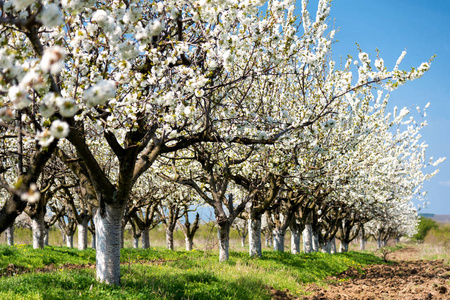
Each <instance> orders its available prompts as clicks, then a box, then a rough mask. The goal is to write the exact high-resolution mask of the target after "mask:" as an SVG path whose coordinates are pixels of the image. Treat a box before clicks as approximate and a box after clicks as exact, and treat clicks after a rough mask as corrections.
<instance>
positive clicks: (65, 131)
mask: <svg viewBox="0 0 450 300" xmlns="http://www.w3.org/2000/svg"><path fill="white" fill-rule="evenodd" d="M50 133H51V134H52V136H53V137H55V138H57V139H62V138H65V137H67V136H68V135H69V124H67V123H66V122H64V121H60V120H55V121H53V122H52V125H51V126H50Z"/></svg>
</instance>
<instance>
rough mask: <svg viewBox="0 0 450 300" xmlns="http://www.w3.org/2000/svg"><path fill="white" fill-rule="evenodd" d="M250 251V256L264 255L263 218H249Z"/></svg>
mask: <svg viewBox="0 0 450 300" xmlns="http://www.w3.org/2000/svg"><path fill="white" fill-rule="evenodd" d="M248 251H249V254H250V256H257V257H262V247H261V218H259V219H252V218H250V219H248Z"/></svg>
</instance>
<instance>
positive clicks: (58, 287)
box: [0, 225, 450, 299]
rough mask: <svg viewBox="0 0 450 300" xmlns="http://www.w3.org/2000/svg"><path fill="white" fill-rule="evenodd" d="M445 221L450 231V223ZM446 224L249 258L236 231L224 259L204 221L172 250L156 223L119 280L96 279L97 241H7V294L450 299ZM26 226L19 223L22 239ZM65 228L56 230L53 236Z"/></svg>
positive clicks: (125, 259) (3, 292) (2, 281)
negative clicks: (339, 249)
mask: <svg viewBox="0 0 450 300" xmlns="http://www.w3.org/2000/svg"><path fill="white" fill-rule="evenodd" d="M441 228H444V229H445V230H444V232H450V230H448V229H449V226H448V225H447V226H445V225H443V226H441ZM447 230H448V231H447ZM211 232H213V233H214V234H212V235H211V234H210V233H211ZM440 232H441V235H437V234H436V233H433V232H430V233H429V234H428V235H427V238H426V239H425V242H424V243H423V244H416V243H404V242H403V243H400V244H397V245H393V246H391V247H388V248H386V249H385V250H383V251H377V250H376V249H375V244H374V243H373V242H369V243H368V245H367V250H366V251H362V252H359V251H355V250H357V248H358V243H353V244H352V245H351V250H353V251H351V252H349V253H339V254H334V255H329V254H324V253H313V254H303V253H302V254H298V255H291V254H289V253H279V252H273V251H271V250H269V249H266V251H264V252H263V255H264V258H263V259H253V258H250V257H249V256H248V254H247V251H246V249H245V248H242V247H240V240H239V239H238V238H237V237H236V235H237V233H233V234H232V237H234V238H233V239H232V241H233V243H232V245H233V244H234V246H235V249H236V250H238V251H234V252H231V255H230V261H229V262H226V263H219V262H218V253H217V250H216V248H217V244H216V242H215V240H214V238H216V235H215V230H214V231H211V230H209V229H208V228H203V229H202V231H200V233H199V236H198V238H197V240H198V244H197V249H196V250H194V251H183V250H181V249H182V243H181V242H180V243H179V244H178V248H177V251H169V250H165V249H164V248H163V247H161V246H158V245H163V244H164V240H163V239H157V237H158V230H155V232H154V233H153V234H154V236H153V239H152V242H153V245H152V248H151V249H148V250H143V249H131V248H125V249H122V255H121V256H122V266H121V276H122V281H121V286H119V287H114V286H108V285H105V284H100V283H98V282H97V281H96V280H95V251H94V250H93V249H87V250H85V251H78V250H76V249H70V248H67V247H61V246H47V247H45V249H43V250H33V249H32V247H31V246H29V245H24V244H19V245H15V246H12V247H8V246H0V270H1V278H0V298H1V299H64V298H69V297H74V298H75V297H76V298H77V299H399V298H402V299H449V298H450V292H449V291H450V265H449V262H450V260H449V258H450V248H449V245H450V243H449V242H450V234H449V233H447V234H446V235H442V232H443V231H442V230H441V231H440ZM25 233H26V231H24V230H16V235H17V238H16V240H19V239H21V238H26V235H25ZM58 233H59V232H56V231H55V232H53V233H52V234H51V235H50V237H51V238H50V244H51V242H52V241H54V240H56V239H58V236H57V234H58ZM161 236H163V235H162V234H161ZM59 237H60V235H59ZM125 238H126V239H127V234H126V235H125ZM177 240H180V241H181V240H182V239H177ZM75 241H76V239H75ZM2 242H3V238H2ZM201 242H203V243H204V244H202V243H201ZM128 243H130V241H127V242H126V243H125V246H127V244H128ZM286 246H287V250H289V248H288V245H286ZM383 258H386V259H387V260H388V262H385V261H384V259H383Z"/></svg>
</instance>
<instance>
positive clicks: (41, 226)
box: [31, 211, 45, 249]
mask: <svg viewBox="0 0 450 300" xmlns="http://www.w3.org/2000/svg"><path fill="white" fill-rule="evenodd" d="M31 228H32V230H33V249H44V235H45V234H44V230H45V223H44V212H43V211H40V212H38V213H36V216H35V217H34V218H33V219H32V220H31Z"/></svg>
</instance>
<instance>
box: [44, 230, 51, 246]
mask: <svg viewBox="0 0 450 300" xmlns="http://www.w3.org/2000/svg"><path fill="white" fill-rule="evenodd" d="M49 234H50V230H49V229H48V228H47V227H45V229H44V246H48V238H49Z"/></svg>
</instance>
